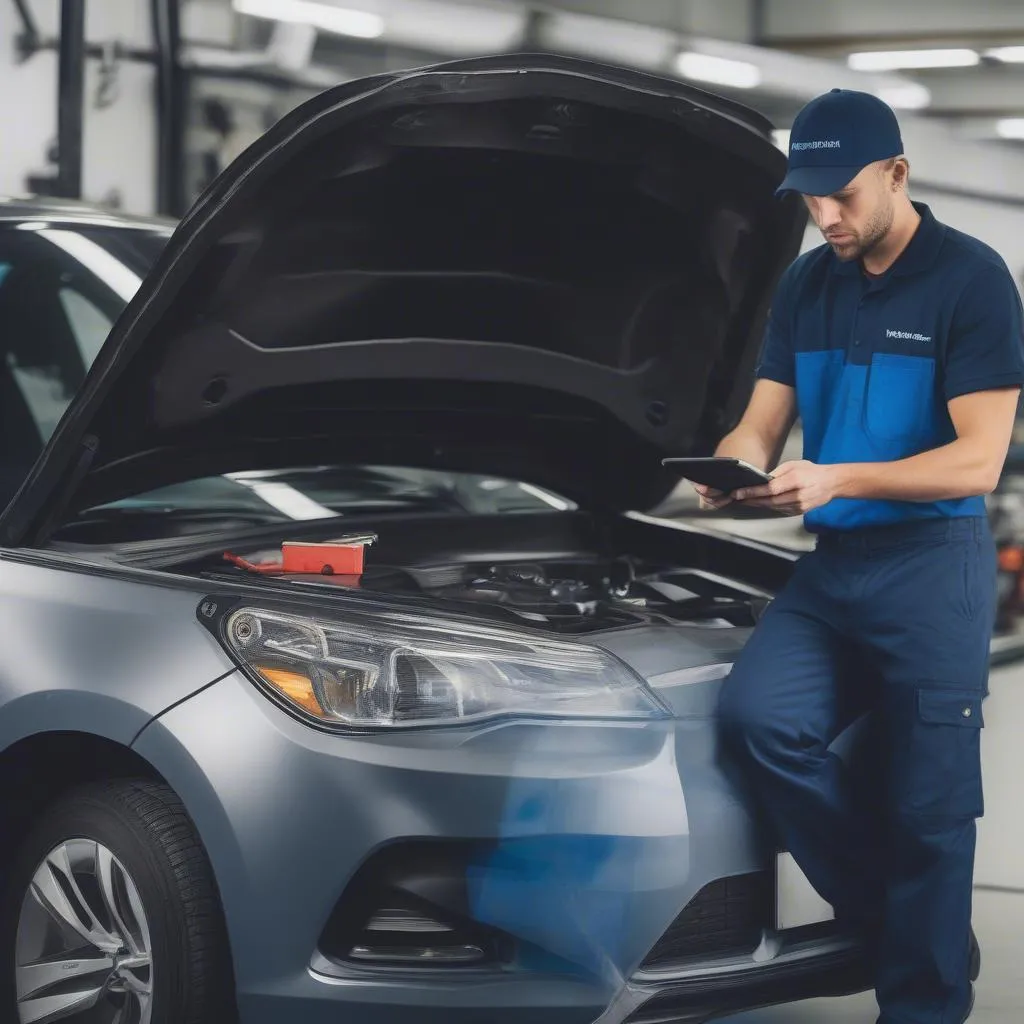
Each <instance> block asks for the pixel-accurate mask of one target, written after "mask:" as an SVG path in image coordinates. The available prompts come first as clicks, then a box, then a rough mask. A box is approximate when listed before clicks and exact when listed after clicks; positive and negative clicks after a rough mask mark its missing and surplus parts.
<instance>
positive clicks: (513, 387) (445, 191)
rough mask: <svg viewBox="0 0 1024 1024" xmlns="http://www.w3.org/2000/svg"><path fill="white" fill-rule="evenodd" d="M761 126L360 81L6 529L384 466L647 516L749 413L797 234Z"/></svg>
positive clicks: (211, 210) (308, 136) (213, 229)
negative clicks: (483, 477)
mask: <svg viewBox="0 0 1024 1024" xmlns="http://www.w3.org/2000/svg"><path fill="white" fill-rule="evenodd" d="M784 165H785V159H784V157H783V155H782V154H781V153H779V152H778V151H777V150H776V149H775V147H774V146H773V145H772V143H771V141H770V126H769V125H768V124H767V123H766V122H764V121H762V120H761V119H760V118H759V117H758V116H757V115H754V114H752V113H750V112H749V111H746V110H744V109H743V108H741V107H738V106H736V105H733V104H731V103H729V102H727V101H724V100H721V99H719V98H717V97H712V96H709V95H707V94H705V93H701V92H699V91H697V90H693V89H690V88H688V87H686V86H683V85H680V84H678V83H675V82H670V81H667V80H661V79H656V78H652V77H649V76H646V75H640V74H637V73H633V72H628V71H622V70H618V69H612V68H606V67H601V66H598V65H594V64H590V63H587V62H582V61H575V60H566V59H561V58H548V57H522V56H519V57H516V56H512V57H504V58H489V59H482V60H477V61H464V62H460V63H458V64H448V65H442V66H439V67H435V68H427V69H422V70H419V71H415V72H410V73H407V74H401V75H390V76H380V77H378V78H374V79H368V80H364V81H362V82H356V83H350V84H348V85H346V86H343V87H341V88H339V89H336V90H332V91H330V92H327V93H325V94H323V95H322V96H320V97H317V98H316V99H315V100H313V101H310V102H309V103H307V104H305V105H303V106H302V107H300V108H298V109H297V110H296V111H294V112H293V113H292V114H290V115H288V117H286V118H285V119H284V120H283V121H282V122H280V123H279V124H278V125H277V126H275V128H273V129H272V130H271V131H270V132H268V133H267V135H266V136H265V137H264V138H262V139H261V140H260V141H259V142H258V143H256V144H255V145H254V146H253V147H252V148H251V149H250V150H248V151H247V152H246V153H244V154H243V155H242V156H241V157H240V158H239V160H238V161H236V163H235V164H233V165H232V167H231V168H229V169H228V170H227V171H226V172H225V173H224V174H223V175H222V176H221V177H220V178H219V179H218V181H217V182H215V183H214V185H213V186H212V187H211V188H210V190H208V192H207V193H206V194H205V195H204V196H203V197H202V198H201V199H200V200H199V201H198V202H197V203H196V205H195V207H194V208H193V209H192V211H191V212H190V213H189V215H188V216H187V217H186V218H185V219H184V221H183V222H182V224H181V225H180V226H179V228H178V230H177V231H176V233H175V235H174V237H173V238H172V240H171V242H170V243H169V245H168V248H167V250H166V251H165V253H164V255H163V257H162V258H161V261H160V262H159V264H158V265H157V267H156V268H155V270H154V271H153V273H152V274H151V275H150V276H149V277H148V278H147V280H146V281H145V282H144V284H143V287H142V289H141V290H140V292H139V294H138V295H137V296H136V297H135V298H134V299H133V300H132V302H131V304H130V305H129V307H128V309H127V310H126V312H125V314H124V315H123V316H122V317H121V319H120V320H119V321H118V324H117V325H116V326H115V328H114V331H113V333H112V335H111V338H110V339H109V341H108V343H107V346H106V347H105V348H104V350H103V352H102V353H101V355H100V357H99V359H98V360H97V364H96V366H95V367H94V369H93V371H92V373H91V374H90V377H89V379H88V380H87V382H86V386H85V388H84V390H83V393H82V394H81V395H80V397H79V398H78V399H77V400H76V402H75V403H74V404H73V406H72V408H71V410H70V411H69V413H68V415H67V416H66V417H65V419H64V421H63V422H62V423H61V425H60V427H59V428H58V430H57V432H56V434H55V435H54V438H53V440H52V441H51V443H50V446H49V447H48V449H47V451H46V452H45V453H44V456H43V459H42V460H41V462H40V463H39V464H38V465H37V467H36V469H35V470H34V471H33V474H32V475H31V476H30V478H29V481H28V482H27V484H26V486H25V487H24V488H23V490H22V492H21V493H20V494H19V496H18V498H17V499H16V500H15V502H14V504H13V505H12V506H11V508H10V509H9V510H8V513H7V514H6V516H5V517H4V524H3V525H4V530H5V536H6V539H7V542H8V543H13V542H20V541H25V540H26V539H28V538H31V537H35V538H36V539H38V538H39V537H40V536H41V535H42V534H43V533H45V532H46V530H47V528H49V527H50V526H52V525H53V524H54V520H55V519H56V520H59V517H60V515H61V514H63V513H64V512H65V511H67V512H74V511H75V510H78V509H82V508H86V507H89V506H92V505H95V504H99V503H101V502H106V501H111V500H115V499H117V498H120V497H125V496H127V495H129V494H133V493H138V492H140V491H142V490H146V489H150V488H153V487H157V486H161V485H164V484H168V483H172V482H176V481H180V480H185V479H190V478H194V477H197V476H205V475H211V474H217V473H226V472H233V471H241V470H253V469H260V468H272V467H279V466H295V465H303V464H316V463H322V462H324V461H333V462H336V463H337V462H345V461H358V462H360V463H368V462H373V463H387V462H396V463H399V464H402V465H420V466H427V467H435V468H437V467H444V468H451V469H462V470H467V471H478V472H488V473H495V474H501V475H504V476H507V477H510V478H515V479H521V480H524V481H529V482H533V483H536V484H538V485H540V486H545V487H548V488H550V489H552V490H554V491H556V492H558V493H561V494H564V495H565V496H567V497H570V498H572V499H574V500H576V501H579V502H580V503H582V504H584V505H588V506H591V507H604V508H610V509H623V508H645V507H650V506H651V504H652V503H654V502H656V501H657V500H658V499H659V498H660V497H662V496H663V495H664V494H665V493H666V491H667V490H668V489H669V488H670V487H671V486H672V484H673V482H674V481H673V479H672V478H671V476H670V474H667V473H666V471H665V470H663V469H662V467H661V465H660V460H661V458H662V457H663V456H665V455H670V454H671V455H674V454H687V453H699V454H706V453H707V452H708V451H709V449H710V448H711V447H712V446H713V445H714V443H715V441H716V440H717V438H718V437H720V436H721V434H722V433H723V432H724V431H726V430H727V429H729V428H730V426H731V425H732V424H733V423H734V422H735V420H736V418H737V416H738V415H739V413H740V412H741V411H742V407H743V404H744V403H745V401H746V398H747V395H748V394H749V388H750V381H751V371H752V367H753V364H754V360H755V357H756V353H757V349H758V347H759V344H760V332H761V329H762V325H763V322H764V318H765V315H766V311H767V306H768V302H769V298H770V295H771V290H772V288H773V286H774V283H775V281H776V280H777V278H778V276H779V274H780V273H781V271H782V269H783V268H784V267H785V265H786V264H787V263H788V262H789V260H790V259H792V257H793V256H794V255H795V253H796V251H797V249H798V246H799V241H800V237H801V234H802V229H803V223H804V219H803V213H802V208H799V207H798V206H797V204H795V203H794V202H792V201H789V200H784V201H782V202H779V201H776V200H775V199H774V197H773V190H774V187H775V186H776V184H777V183H778V181H779V180H780V179H781V177H782V173H783V170H784Z"/></svg>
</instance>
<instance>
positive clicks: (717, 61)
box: [676, 51, 761, 89]
mask: <svg viewBox="0 0 1024 1024" xmlns="http://www.w3.org/2000/svg"><path fill="white" fill-rule="evenodd" d="M676 70H678V72H679V74H681V75H682V76H683V77H684V78H692V79H695V80H696V81H698V82H711V83H712V84H714V85H724V86H726V87H728V88H733V89H756V88H757V87H758V86H759V85H760V84H761V69H760V68H759V67H758V66H757V65H756V64H749V63H748V62H747V61H743V60H730V59H729V58H727V57H713V56H712V55H711V54H709V53H694V52H692V51H686V52H685V53H681V54H679V56H678V57H676Z"/></svg>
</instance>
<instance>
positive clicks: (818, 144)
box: [790, 139, 842, 150]
mask: <svg viewBox="0 0 1024 1024" xmlns="http://www.w3.org/2000/svg"><path fill="white" fill-rule="evenodd" d="M841 148H842V146H841V145H840V143H839V140H838V139H813V140H811V141H810V142H794V143H791V144H790V149H795V150H804V149H841Z"/></svg>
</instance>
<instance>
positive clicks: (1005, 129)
mask: <svg viewBox="0 0 1024 1024" xmlns="http://www.w3.org/2000/svg"><path fill="white" fill-rule="evenodd" d="M996 135H998V136H999V138H1001V139H1021V140H1024V117H1004V118H1001V119H1000V120H999V121H996Z"/></svg>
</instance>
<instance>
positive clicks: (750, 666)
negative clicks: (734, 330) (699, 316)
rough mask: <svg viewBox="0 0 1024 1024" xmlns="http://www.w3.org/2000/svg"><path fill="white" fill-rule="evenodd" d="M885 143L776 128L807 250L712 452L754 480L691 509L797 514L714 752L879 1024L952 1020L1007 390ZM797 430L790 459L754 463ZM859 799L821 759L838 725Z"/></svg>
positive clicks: (965, 285) (1022, 356) (824, 104)
mask: <svg viewBox="0 0 1024 1024" xmlns="http://www.w3.org/2000/svg"><path fill="white" fill-rule="evenodd" d="M908 175H909V164H908V161H907V159H906V158H905V156H904V154H903V143H902V139H901V131H900V127H899V124H898V122H897V120H896V117H895V115H894V114H893V112H892V111H891V110H890V109H889V107H887V106H886V105H885V104H884V103H882V102H881V101H880V100H878V99H876V98H874V97H873V96H869V95H867V94H864V93H858V92H852V91H847V90H833V91H832V92H830V93H826V94H825V95H823V96H819V97H818V98H817V99H815V100H812V101H811V102H810V103H809V104H808V105H807V106H806V107H805V108H804V109H803V110H802V111H801V113H800V114H799V116H798V117H797V119H796V121H795V123H794V125H793V129H792V133H791V142H790V152H789V166H788V173H787V175H786V177H785V179H784V181H783V182H782V185H781V186H780V188H779V194H783V193H786V192H796V193H799V194H800V195H802V196H803V200H804V202H805V203H806V205H807V208H808V210H809V211H810V215H811V217H812V218H813V220H814V222H815V224H816V225H817V227H818V228H819V229H820V230H821V232H822V234H823V236H824V238H825V241H826V244H825V245H822V246H820V247H818V248H816V249H814V250H813V251H810V252H807V253H804V254H803V255H801V256H800V257H799V258H798V259H797V260H796V261H795V262H794V263H793V264H792V265H791V266H790V267H789V268H788V269H787V270H786V272H785V273H784V274H783V276H782V278H781V280H780V282H779V284H778V287H777V291H776V295H775V299H774V302H773V308H772V310H771V312H770V314H769V322H768V325H767V329H766V334H765V339H764V343H763V348H762V353H761V358H760V362H759V366H758V370H757V380H756V381H755V385H754V390H753V393H752V396H751V399H750V402H749V404H748V407H747V409H746V411H745V413H744V415H743V417H742V420H741V422H740V423H739V425H738V426H737V427H736V429H735V430H734V431H732V432H731V433H730V434H729V435H728V436H727V437H726V438H724V440H723V441H722V442H721V443H720V445H719V446H718V449H717V454H718V455H724V456H734V457H739V458H741V459H744V460H746V461H747V462H750V463H752V464H754V465H756V466H758V467H759V468H762V469H766V470H772V469H773V468H774V473H773V478H772V480H771V482H770V483H769V484H766V485H764V486H759V487H752V488H746V489H741V490H738V491H736V492H735V493H734V494H732V495H731V496H729V495H725V494H722V493H721V492H717V491H714V490H711V489H708V488H706V487H700V486H698V487H697V490H698V493H700V495H701V504H702V507H704V508H723V507H725V506H727V505H728V504H729V503H730V502H732V501H736V502H739V503H741V504H742V505H744V506H758V507H761V508H768V509H774V510H776V511H777V512H780V513H783V514H789V515H794V516H796V515H804V516H805V519H804V525H805V527H806V529H808V530H809V531H811V532H812V533H815V534H816V535H817V537H816V546H815V548H814V550H813V551H811V552H809V553H808V554H807V555H805V556H804V557H803V558H801V559H800V560H799V562H798V563H797V565H796V567H795V570H794V573H793V576H792V578H791V580H790V582H789V583H788V584H787V585H786V586H785V588H784V589H783V590H782V591H781V593H780V594H779V595H778V596H777V597H776V599H775V601H773V602H772V604H771V605H770V606H769V609H768V611H767V612H766V614H765V615H764V616H763V618H762V619H761V621H760V623H759V624H758V626H757V628H756V629H755V630H754V632H753V634H752V637H751V639H750V642H749V643H748V645H747V646H746V648H745V650H744V651H743V653H742V655H741V657H740V658H739V660H738V662H737V664H736V665H735V667H734V669H733V671H732V673H731V675H730V676H729V677H728V679H727V680H726V682H725V684H724V688H723V691H722V698H721V719H722V726H723V738H724V742H725V743H726V746H727V749H729V750H731V751H732V752H734V753H735V755H736V756H737V758H738V761H739V763H740V764H741V765H742V766H743V768H744V769H745V770H744V772H743V774H744V776H745V777H746V779H747V780H748V781H749V784H750V785H751V787H752V789H753V791H754V794H755V796H756V798H757V799H758V802H759V804H760V805H762V807H763V810H764V812H765V814H766V815H767V817H768V819H769V820H770V821H771V823H772V824H773V825H774V827H775V829H776V831H777V834H778V836H777V838H778V840H779V842H780V845H781V847H782V848H783V849H786V850H788V851H789V852H790V853H791V854H792V855H793V856H794V858H795V859H796V861H797V863H798V864H799V865H800V866H801V868H802V869H803V871H804V873H805V875H806V876H807V878H808V879H809V880H810V882H811V883H812V885H813V886H814V887H815V888H816V889H817V891H818V892H819V894H820V895H821V896H822V897H823V898H824V899H826V900H827V901H828V902H829V903H831V904H832V906H833V908H834V909H835V912H836V917H837V919H839V920H841V921H845V922H847V923H848V924H849V925H850V926H851V927H853V928H856V929H857V930H858V932H859V933H860V934H861V935H862V936H864V938H865V939H866V940H867V941H868V948H869V949H871V950H872V951H873V953H874V954H875V955H876V956H877V962H876V963H875V968H874V970H875V974H874V982H875V993H876V996H877V999H878V1004H879V1008H880V1010H881V1016H880V1017H879V1018H878V1021H879V1024H958V1022H961V1021H964V1020H966V1019H967V1018H968V1017H969V1016H970V1013H971V1010H972V1008H973V1004H974V985H973V982H974V980H975V979H976V978H977V976H978V972H979V970H980V950H979V949H978V946H977V942H976V940H975V937H974V932H973V929H972V928H971V904H972V882H973V869H974V855H975V839H976V818H977V817H979V816H981V814H982V813H983V809H984V808H983V792H982V789H983V787H982V778H981V758H980V737H981V732H980V730H981V727H982V698H983V696H984V695H985V694H986V692H987V686H988V682H987V680H988V656H989V642H990V640H991V635H992V629H993V622H994V604H995V591H996V580H995V574H996V555H995V545H994V542H993V538H992V536H991V533H990V531H989V525H988V520H987V516H986V506H985V499H984V495H985V494H987V493H989V492H990V491H992V489H993V488H994V487H995V485H996V482H997V480H998V478H999V476H1000V473H1001V471H1002V467H1003V462H1004V460H1005V458H1006V453H1007V449H1008V447H1009V442H1010V437H1011V432H1012V429H1013V424H1014V419H1015V414H1016V410H1017V402H1018V395H1019V391H1020V387H1021V385H1022V383H1024V339H1022V311H1021V302H1020V297H1019V294H1018V292H1017V289H1016V286H1015V284H1014V281H1013V279H1012V277H1011V275H1010V273H1009V271H1008V269H1007V267H1006V265H1005V263H1004V262H1003V260H1002V259H1001V258H1000V257H999V256H998V255H997V254H996V253H995V252H994V251H993V250H992V249H990V248H989V247H988V246H986V245H984V244H983V243H982V242H980V241H978V240H976V239H974V238H972V237H970V236H969V235H966V234H963V233H962V232H960V231H956V230H954V229H952V228H950V227H947V226H945V225H943V224H941V223H940V222H939V221H938V220H936V218H935V217H934V215H933V214H932V212H931V210H930V209H929V208H928V207H927V206H926V205H924V204H922V203H919V202H914V201H912V200H911V199H910V197H909V196H908V194H907V185H908ZM797 415H799V418H800V420H801V422H802V427H803V435H804V459H803V460H800V461H793V462H786V463H783V464H782V465H778V467H777V468H775V467H776V465H777V463H778V460H779V459H780V457H781V453H782V449H783V445H784V443H785V440H786V437H787V435H788V433H789V431H790V429H791V428H792V426H793V424H794V422H795V419H796V417H797ZM868 710H870V711H873V712H874V714H872V715H869V716H868V719H867V721H869V722H870V723H871V725H872V728H873V730H874V732H873V737H874V741H875V742H872V743H871V744H869V745H868V746H867V747H865V748H862V749H866V750H867V752H868V755H869V756H868V761H869V763H871V764H872V765H873V767H876V768H880V769H881V770H882V771H884V775H883V774H881V773H879V775H878V776H877V777H876V783H881V784H875V783H872V784H868V785H865V784H864V783H865V780H866V779H869V778H871V777H872V776H871V775H869V774H867V773H861V772H859V771H854V770H852V769H851V768H850V767H848V766H844V762H843V761H842V760H840V758H839V757H838V756H836V754H835V753H834V752H833V751H831V750H830V746H831V744H832V743H833V741H834V740H836V739H837V737H838V736H839V735H840V733H841V732H843V731H844V730H845V728H846V727H847V726H848V725H849V724H851V723H852V722H853V721H854V720H855V719H856V718H859V716H860V714H861V713H862V712H863V711H868Z"/></svg>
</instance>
